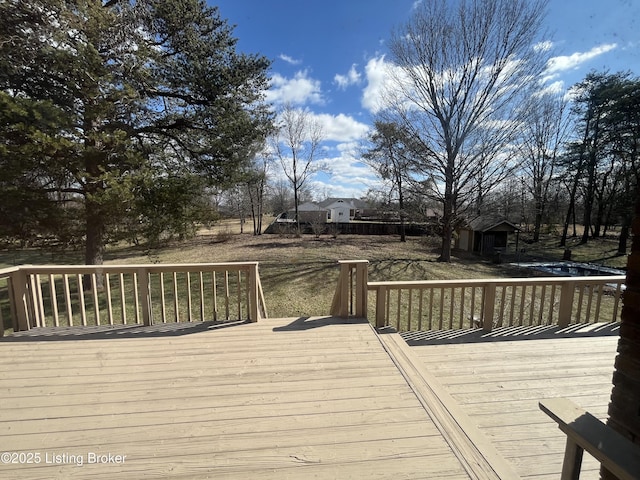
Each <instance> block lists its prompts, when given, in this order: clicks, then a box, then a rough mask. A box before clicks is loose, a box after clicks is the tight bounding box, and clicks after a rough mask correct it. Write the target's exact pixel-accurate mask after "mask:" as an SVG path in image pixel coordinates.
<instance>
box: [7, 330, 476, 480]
mask: <svg viewBox="0 0 640 480" xmlns="http://www.w3.org/2000/svg"><path fill="white" fill-rule="evenodd" d="M195 328H196V330H197V331H195V332H194V333H188V332H189V329H188V328H187V329H184V330H183V329H181V330H180V332H177V333H176V332H173V331H168V334H167V335H157V334H156V332H154V331H153V329H146V330H144V329H136V328H132V329H128V328H127V329H120V330H119V331H120V332H121V333H117V329H113V330H112V329H108V328H105V329H101V330H102V333H100V334H97V335H90V334H83V333H79V332H83V331H84V332H86V331H87V329H84V330H82V329H66V330H65V331H62V332H60V331H59V332H55V331H43V332H40V334H41V335H43V334H44V335H47V337H46V338H47V340H43V337H38V336H31V337H29V338H26V337H28V335H27V336H25V338H23V337H18V338H8V339H5V340H3V341H1V342H0V365H2V369H3V376H2V377H1V378H0V398H2V405H1V408H0V445H2V446H3V448H2V450H5V451H6V450H9V451H15V452H38V453H40V455H41V461H40V463H39V464H30V465H29V464H28V465H16V464H0V477H2V478H15V479H38V478H43V479H44V478H47V479H49V478H71V479H73V478H92V479H93V478H96V479H100V478H109V479H112V478H127V479H128V478H185V479H187V478H188V479H197V478H216V479H221V478H242V479H245V478H252V479H286V478H308V477H309V478H327V479H329V478H331V479H333V478H373V479H377V478H416V479H417V478H443V479H447V478H451V479H466V478H469V474H468V473H467V471H466V470H465V466H463V465H462V464H461V463H460V461H459V459H458V457H456V455H455V454H454V453H453V450H452V447H451V445H450V444H449V443H447V439H445V438H444V437H443V436H442V434H441V432H440V430H439V429H438V428H437V427H436V425H435V424H434V423H433V421H432V419H431V418H430V416H429V414H428V412H427V411H426V410H425V408H424V406H423V405H422V404H421V403H420V401H419V400H418V398H417V396H416V394H415V393H414V391H413V389H412V388H411V386H410V385H409V384H408V383H407V381H406V379H405V378H404V377H403V376H402V374H401V372H400V371H399V369H398V367H397V365H396V364H395V363H394V361H393V360H392V359H391V357H390V356H389V355H388V353H387V352H385V350H384V349H383V347H382V345H381V343H380V341H379V340H378V337H377V335H376V333H375V332H374V331H373V329H372V328H371V326H370V325H369V324H368V323H363V322H340V321H337V322H336V321H327V320H323V319H318V320H314V319H310V320H308V321H303V320H297V321H293V320H292V319H289V320H265V321H261V322H259V323H257V324H243V325H236V326H233V327H229V328H212V329H203V328H202V327H200V326H197V327H195ZM35 333H37V332H35ZM33 334H34V332H32V335H33ZM89 452H95V453H98V454H109V453H110V454H113V455H117V454H120V455H126V458H125V459H124V462H120V463H110V464H87V461H88V459H89V457H88V454H89ZM53 454H58V455H61V454H65V455H66V457H65V458H64V459H63V460H64V461H63V462H62V464H61V463H60V462H57V461H54V462H53V463H46V462H47V460H54V459H53V457H51V455H53ZM46 455H49V458H47V457H46ZM71 455H75V456H76V457H75V459H76V460H77V459H78V458H81V459H82V461H83V465H82V466H79V465H77V463H74V462H73V461H72V460H73V459H74V458H73V457H71ZM65 462H67V463H65Z"/></svg>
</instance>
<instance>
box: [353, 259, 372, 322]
mask: <svg viewBox="0 0 640 480" xmlns="http://www.w3.org/2000/svg"><path fill="white" fill-rule="evenodd" d="M368 270H369V261H368V260H361V261H359V262H358V263H357V264H356V317H358V318H367V308H368V296H369V290H368V288H367V283H368V278H369V272H368Z"/></svg>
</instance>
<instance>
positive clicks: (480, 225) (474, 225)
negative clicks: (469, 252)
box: [468, 215, 520, 232]
mask: <svg viewBox="0 0 640 480" xmlns="http://www.w3.org/2000/svg"><path fill="white" fill-rule="evenodd" d="M500 225H508V226H509V227H511V228H513V230H514V231H515V230H520V228H518V227H517V226H516V225H514V224H513V223H511V222H510V221H509V220H507V219H506V218H505V217H502V216H497V215H480V216H478V217H476V218H474V219H473V220H471V221H470V222H468V227H469V228H470V229H472V230H473V231H474V232H488V231H490V230H493V229H494V228H496V227H498V226H500Z"/></svg>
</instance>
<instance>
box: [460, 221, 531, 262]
mask: <svg viewBox="0 0 640 480" xmlns="http://www.w3.org/2000/svg"><path fill="white" fill-rule="evenodd" d="M519 232H520V229H519V228H518V227H517V226H516V225H514V224H513V223H511V222H510V221H508V220H507V219H506V218H504V217H496V216H487V215H481V216H478V217H476V218H474V219H473V220H471V221H470V222H468V224H467V225H465V226H463V227H460V228H458V236H457V238H456V248H459V249H460V250H464V251H466V252H476V253H480V254H481V255H494V254H496V253H503V252H506V251H507V246H508V244H509V235H510V234H514V233H515V234H516V235H518V234H519Z"/></svg>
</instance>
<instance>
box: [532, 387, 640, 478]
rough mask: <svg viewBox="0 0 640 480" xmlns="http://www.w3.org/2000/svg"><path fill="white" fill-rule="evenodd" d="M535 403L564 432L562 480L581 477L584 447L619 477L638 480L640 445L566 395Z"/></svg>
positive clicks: (639, 472) (639, 473)
mask: <svg viewBox="0 0 640 480" xmlns="http://www.w3.org/2000/svg"><path fill="white" fill-rule="evenodd" d="M538 405H539V406H540V409H541V410H542V411H543V412H544V413H546V414H547V415H549V416H550V417H551V418H552V419H553V420H555V421H556V422H557V423H558V427H559V428H560V430H562V431H563V432H564V433H565V434H566V435H567V446H566V449H565V452H564V463H563V465H562V476H561V477H560V478H561V479H562V480H574V479H578V478H579V477H580V468H581V465H582V454H583V452H584V451H585V450H586V451H587V452H588V453H589V454H591V455H592V456H593V457H594V458H595V459H596V460H598V461H599V462H600V464H601V465H602V466H604V467H605V468H606V469H607V470H609V471H610V472H611V473H613V474H614V475H616V476H617V477H618V478H619V479H620V480H633V479H636V480H637V479H640V445H636V444H635V443H633V442H631V441H630V440H629V439H627V438H625V437H623V436H622V435H621V434H620V433H618V432H616V431H615V430H613V429H612V428H610V427H608V426H607V425H605V424H604V423H602V422H601V421H600V420H598V419H597V418H596V417H594V416H593V415H591V414H590V413H588V412H586V411H584V410H583V409H581V408H580V407H578V406H577V405H576V404H575V403H573V402H572V401H570V400H567V399H565V398H553V399H547V400H543V401H541V402H539V404H538Z"/></svg>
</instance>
